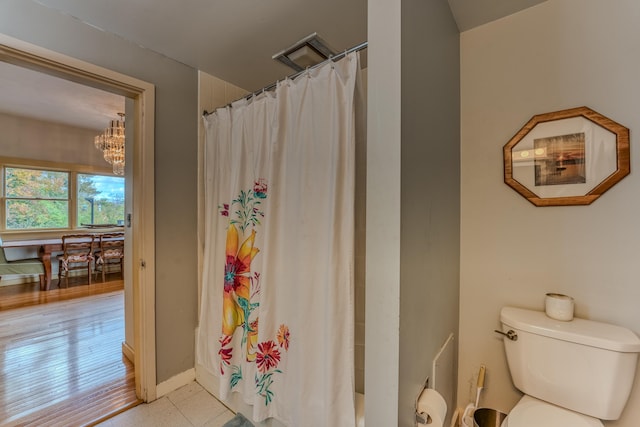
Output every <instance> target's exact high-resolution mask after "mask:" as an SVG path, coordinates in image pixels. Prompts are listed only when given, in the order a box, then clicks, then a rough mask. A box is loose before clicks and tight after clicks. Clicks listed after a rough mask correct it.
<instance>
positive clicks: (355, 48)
mask: <svg viewBox="0 0 640 427" xmlns="http://www.w3.org/2000/svg"><path fill="white" fill-rule="evenodd" d="M368 45H369V43H368V42H362V43H360V44H359V45H356V46H353V47H351V48H349V49H346V50H344V51H342V52H340V53H336V54H335V55H333V56H331V57H330V58H327V59H325V60H324V61H322V62H319V63H317V64H316V65H313V66H311V67H308V68H307V69H305V70H302V71H298V72H297V73H294V74H291V75H289V76H287V77H286V79H290V80H292V79H295V78H296V77H298V76H299V75H301V74H303V73H306V72H307V71H309V70H312V69H314V68H316V67H319V66H321V65H324V64H326V63H327V62H329V61H334V62H335V61H338V60H340V59H342V58H344V57H345V56H347V55H348V54H350V53H352V52H358V51H361V50H363V49H366V48H367V47H368ZM278 81H279V80H276V81H275V82H274V83H271V84H270V85H267V86H265V87H263V88H262V89H258V90H256V91H253V92H251V93H249V94H247V95H245V96H243V97H242V98H238V99H237V100H236V101H239V100H240V99H249V98H251V97H252V96H255V95H258V94H260V93H262V92H265V91H267V90H271V89H274V88H275V87H276V86H277V85H278ZM236 101H233V102H236ZM233 102H230V103H228V104H227V105H225V107H228V106H230V105H231V104H232V103H233ZM213 113H214V111H211V112H209V111H207V110H204V111H203V112H202V115H203V116H208V115H209V114H213Z"/></svg>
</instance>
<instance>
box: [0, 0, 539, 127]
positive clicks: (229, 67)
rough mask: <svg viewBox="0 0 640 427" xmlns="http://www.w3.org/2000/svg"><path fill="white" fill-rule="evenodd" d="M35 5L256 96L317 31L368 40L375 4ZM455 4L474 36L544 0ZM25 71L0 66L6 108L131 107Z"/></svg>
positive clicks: (77, 113) (118, 1) (87, 122)
mask: <svg viewBox="0 0 640 427" xmlns="http://www.w3.org/2000/svg"><path fill="white" fill-rule="evenodd" d="M25 1H27V0H25ZM28 1H32V2H34V3H37V4H40V5H42V6H44V7H47V8H51V9H53V10H55V11H57V12H59V13H61V14H65V15H69V16H71V17H73V18H75V19H78V20H80V21H82V22H85V23H87V24H88V25H91V26H93V27H96V28H98V29H100V30H103V31H106V32H109V33H113V34H116V35H118V36H120V37H122V38H124V39H126V40H129V41H131V42H133V43H135V44H137V45H140V46H143V47H145V48H148V49H151V50H153V51H155V52H158V53H160V54H162V55H165V56H168V57H170V58H173V59H175V60H177V61H179V62H182V63H184V64H186V65H188V66H191V67H193V68H196V69H199V70H202V71H205V72H207V73H209V74H212V75H214V76H216V77H219V78H221V79H223V80H226V81H228V82H230V83H233V84H235V85H236V86H239V87H242V88H244V89H247V90H250V91H253V90H258V89H260V88H261V87H263V86H266V85H268V84H270V83H272V82H274V81H276V80H278V79H281V78H283V77H284V76H286V75H289V74H291V73H292V70H291V69H289V68H287V67H286V66H285V65H283V64H281V63H279V62H277V61H274V60H273V59H272V58H271V57H272V55H273V54H275V53H277V52H279V51H281V50H283V49H285V48H287V47H289V46H291V45H292V44H293V43H295V42H297V41H298V40H300V39H302V38H304V37H305V36H307V35H309V34H311V33H313V32H317V33H318V34H319V35H320V36H321V37H322V38H323V39H324V40H325V41H326V42H327V44H328V45H329V47H331V48H333V49H334V50H335V51H336V52H340V51H343V50H345V49H348V48H350V47H352V46H355V45H357V44H359V43H361V42H363V41H365V40H366V38H367V0H347V1H345V0H324V1H311V0H269V1H264V0H263V1H260V0H234V1H229V0H162V1H157V0H109V1H104V0H28ZM423 1H424V0H423ZM448 1H449V5H450V8H451V11H452V13H453V15H454V18H455V19H456V22H457V24H458V28H459V29H460V31H466V30H469V29H471V28H474V27H476V26H479V25H482V24H485V23H487V22H490V21H493V20H495V19H499V18H501V17H504V16H507V15H509V14H512V13H516V12H518V11H520V10H523V9H525V8H528V7H531V6H533V5H535V4H538V3H541V2H542V1H544V0H448ZM16 68H17V67H14V66H9V65H8V64H2V63H0V111H4V112H13V113H14V114H19V115H27V116H33V117H37V118H41V119H44V120H49V121H58V122H61V123H67V124H73V125H76V126H81V127H87V128H95V129H101V128H104V127H105V126H106V125H107V124H108V121H109V120H111V119H113V118H116V117H115V116H116V113H117V112H120V111H123V102H124V100H123V98H122V97H119V96H115V95H112V94H109V93H106V92H104V91H99V90H97V89H92V88H87V87H84V86H81V87H78V86H79V85H76V84H75V83H70V82H66V81H62V80H60V79H57V78H51V77H49V76H43V75H42V74H39V73H37V72H27V71H25V70H23V69H20V70H16ZM15 71H19V72H18V73H16V72H15Z"/></svg>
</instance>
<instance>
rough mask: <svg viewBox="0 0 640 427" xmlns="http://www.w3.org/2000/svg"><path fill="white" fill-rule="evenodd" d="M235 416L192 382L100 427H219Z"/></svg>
mask: <svg viewBox="0 0 640 427" xmlns="http://www.w3.org/2000/svg"><path fill="white" fill-rule="evenodd" d="M233 416H234V414H233V412H231V411H230V410H229V409H227V407H225V406H224V405H223V404H222V403H220V402H219V401H218V400H217V399H216V398H215V397H213V396H212V395H211V394H209V392H208V391H206V390H205V389H204V388H202V386H201V385H200V384H198V383H196V382H195V381H194V382H192V383H189V384H187V385H185V386H184V387H181V388H179V389H178V390H175V391H173V392H171V393H169V394H167V395H166V396H163V397H161V398H160V399H158V400H156V401H154V402H151V403H148V404H147V403H143V404H141V405H138V406H136V407H135V408H132V409H129V410H128V411H125V412H123V413H121V414H119V415H116V416H115V417H113V418H111V419H108V420H107V421H105V422H103V423H100V424H98V426H100V427H133V426H135V427H144V426H150V427H151V426H153V427H161V426H167V427H222V425H224V423H226V422H227V421H229V420H230V419H231V418H233Z"/></svg>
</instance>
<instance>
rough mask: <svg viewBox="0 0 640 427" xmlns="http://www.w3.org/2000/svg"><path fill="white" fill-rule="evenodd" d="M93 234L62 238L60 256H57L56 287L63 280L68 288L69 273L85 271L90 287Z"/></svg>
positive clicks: (69, 235) (68, 235)
mask: <svg viewBox="0 0 640 427" xmlns="http://www.w3.org/2000/svg"><path fill="white" fill-rule="evenodd" d="M94 241H95V235H93V234H66V235H64V236H62V255H60V256H58V287H61V286H60V285H61V283H62V278H63V277H64V278H65V282H66V284H67V287H69V273H70V272H71V271H75V270H84V269H86V270H87V276H88V279H87V280H88V284H89V285H91V263H92V262H93V245H94Z"/></svg>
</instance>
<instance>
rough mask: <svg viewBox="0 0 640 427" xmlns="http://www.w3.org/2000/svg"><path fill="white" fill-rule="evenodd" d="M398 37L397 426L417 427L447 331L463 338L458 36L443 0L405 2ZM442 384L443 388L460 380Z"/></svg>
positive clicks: (441, 380) (440, 381)
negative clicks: (420, 400) (419, 399)
mask: <svg viewBox="0 0 640 427" xmlns="http://www.w3.org/2000/svg"><path fill="white" fill-rule="evenodd" d="M401 36H402V46H401V54H402V63H401V64H402V71H401V73H402V74H401V78H400V80H401V93H402V101H401V108H402V119H401V126H402V128H401V129H402V130H401V132H402V142H401V144H402V147H401V161H402V164H401V189H400V197H401V199H400V200H401V204H400V209H401V214H400V221H401V222H400V224H401V225H400V241H401V243H400V371H399V375H400V386H399V393H398V401H399V405H398V406H399V414H398V425H400V426H412V425H413V420H414V415H413V412H414V401H415V398H416V396H417V395H418V393H420V391H421V390H422V386H423V382H424V379H425V377H427V376H430V377H431V379H433V376H434V373H433V372H431V368H432V361H433V358H434V356H435V355H436V354H437V353H438V351H439V350H440V347H441V346H442V345H443V344H444V343H445V341H446V339H447V337H448V336H449V334H451V333H453V334H454V336H455V341H454V342H455V343H457V342H458V339H457V336H458V296H459V265H460V262H459V259H460V257H459V254H460V243H459V242H460V89H459V87H460V59H459V58H460V54H459V52H460V49H459V40H460V38H459V33H458V27H457V25H456V23H455V21H454V19H453V16H452V15H451V11H450V9H449V4H448V2H447V1H446V0H437V1H435V0H432V1H424V0H403V1H402V32H401ZM443 362H444V361H443ZM438 381H439V383H438V385H437V388H438V390H439V391H440V392H443V389H450V390H453V389H454V387H453V382H455V381H456V379H454V378H441V379H439V380H438ZM446 397H447V398H451V397H450V396H446ZM451 400H452V403H453V402H455V400H454V399H451ZM452 412H453V410H452V409H451V408H450V409H449V414H448V416H449V417H450V416H451V414H452Z"/></svg>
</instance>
